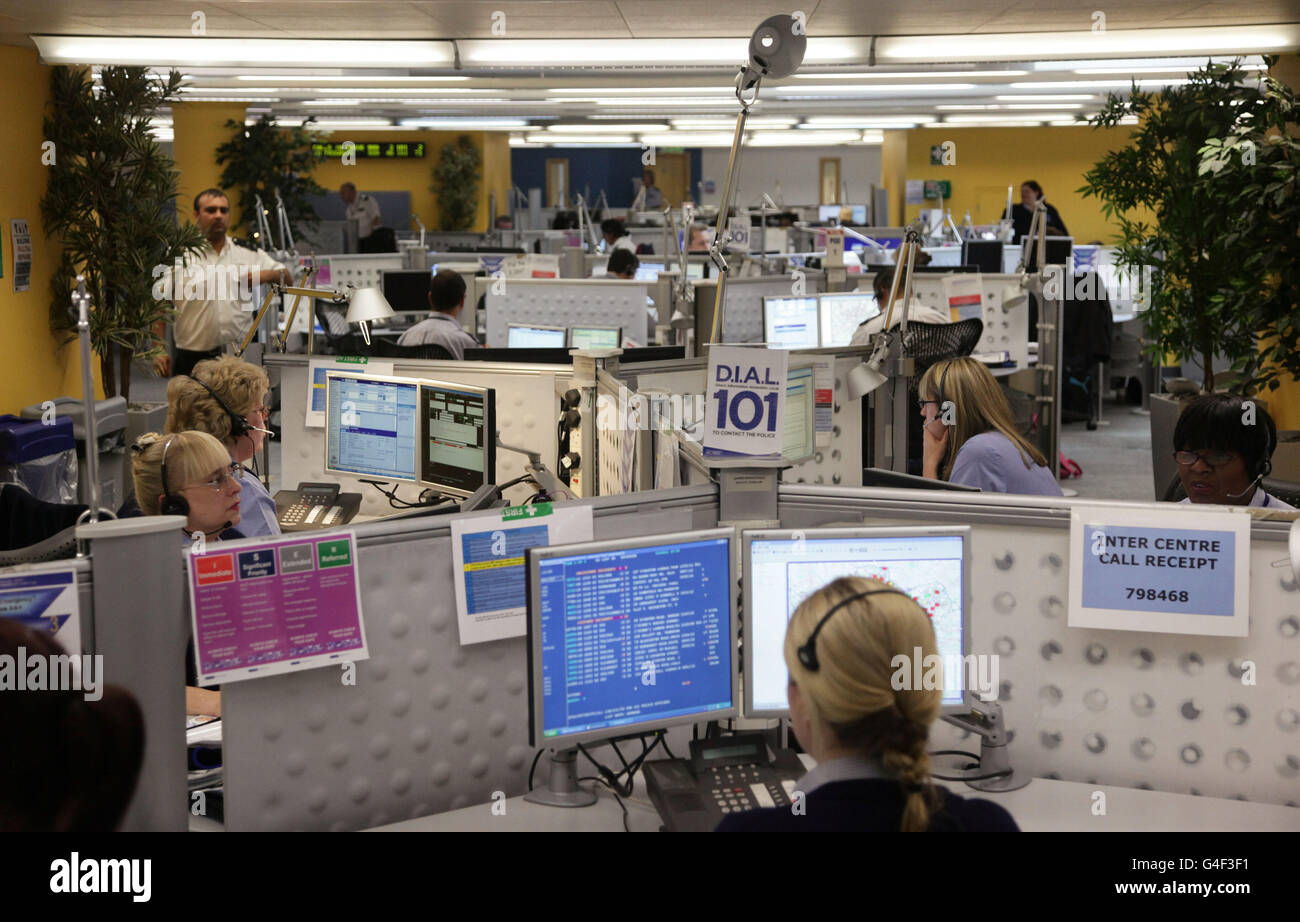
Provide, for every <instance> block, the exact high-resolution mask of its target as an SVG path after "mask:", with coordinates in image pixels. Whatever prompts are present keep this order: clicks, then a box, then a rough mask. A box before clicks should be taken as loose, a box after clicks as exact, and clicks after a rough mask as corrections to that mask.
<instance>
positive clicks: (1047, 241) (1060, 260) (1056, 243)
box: [1022, 237, 1074, 272]
mask: <svg viewBox="0 0 1300 922" xmlns="http://www.w3.org/2000/svg"><path fill="white" fill-rule="evenodd" d="M1022 243H1023V241H1022ZM1043 244H1044V249H1045V250H1046V251H1047V264H1048V265H1049V266H1069V265H1070V256H1071V255H1072V254H1073V253H1074V238H1073V237H1047V238H1044V240H1043ZM1025 265H1026V267H1027V269H1028V271H1030V272H1036V271H1037V270H1038V242H1037V241H1036V240H1030V241H1029V256H1028V258H1027V259H1026V260H1025Z"/></svg>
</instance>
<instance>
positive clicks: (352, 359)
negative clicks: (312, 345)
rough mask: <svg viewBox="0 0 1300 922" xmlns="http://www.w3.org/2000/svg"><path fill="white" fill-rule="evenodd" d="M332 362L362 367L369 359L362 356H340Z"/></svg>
mask: <svg viewBox="0 0 1300 922" xmlns="http://www.w3.org/2000/svg"><path fill="white" fill-rule="evenodd" d="M334 361H336V362H339V363H340V364H346V365H364V364H366V363H367V362H368V361H370V358H369V357H368V356H364V355H340V356H338V357H337V358H336V359H335V360H334Z"/></svg>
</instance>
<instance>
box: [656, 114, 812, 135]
mask: <svg viewBox="0 0 1300 922" xmlns="http://www.w3.org/2000/svg"><path fill="white" fill-rule="evenodd" d="M671 121H672V123H673V127H674V128H680V129H682V130H684V131H696V130H699V129H714V130H719V129H733V130H734V129H735V127H736V120H735V119H734V118H733V119H725V118H675V119H671ZM798 121H799V120H798V119H797V118H794V117H793V116H789V117H787V116H781V115H756V116H751V117H750V118H747V119H745V124H746V125H747V126H748V127H750V128H788V127H789V126H791V125H794V124H797V123H798Z"/></svg>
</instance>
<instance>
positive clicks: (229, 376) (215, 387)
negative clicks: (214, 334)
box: [166, 355, 280, 538]
mask: <svg viewBox="0 0 1300 922" xmlns="http://www.w3.org/2000/svg"><path fill="white" fill-rule="evenodd" d="M270 390H271V382H270V381H269V380H268V379H267V377H266V372H265V371H263V370H262V369H261V368H259V367H258V366H256V365H253V364H251V363H249V362H245V361H244V360H242V359H237V358H235V357H234V356H233V355H225V356H221V357H220V358H216V359H209V360H207V361H204V362H199V363H198V364H197V365H195V366H194V369H193V370H192V371H191V372H190V373H189V374H188V375H177V376H176V377H174V378H172V379H171V381H169V382H168V383H167V424H166V428H167V431H168V432H185V431H187V430H191V429H196V430H198V431H200V432H206V433H208V434H209V435H212V436H214V437H215V438H216V439H217V441H219V442H221V443H222V444H223V445H225V446H226V451H227V452H228V453H229V455H230V460H231V461H233V462H235V463H236V464H238V465H239V470H238V472H237V475H238V477H239V485H240V486H241V487H242V488H243V494H244V495H243V497H242V501H243V509H244V516H243V518H244V521H243V524H242V525H241V526H240V529H239V531H240V533H241V534H242V535H244V537H247V538H256V537H260V536H262V535H278V534H280V521H279V519H278V518H277V514H276V508H275V500H274V499H272V497H271V494H270V493H268V492H267V489H266V487H264V486H262V482H261V481H260V480H258V479H257V476H256V474H254V473H252V472H251V471H249V470H248V469H247V468H245V467H244V464H245V463H247V462H249V461H252V462H253V463H254V464H256V463H257V455H258V452H260V451H261V450H262V442H263V441H264V440H265V438H266V434H267V431H268V430H267V428H266V427H267V425H268V423H267V420H268V418H269V416H270V410H268V409H267V406H266V398H267V395H268V394H269V393H270Z"/></svg>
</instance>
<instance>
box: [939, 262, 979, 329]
mask: <svg viewBox="0 0 1300 922" xmlns="http://www.w3.org/2000/svg"><path fill="white" fill-rule="evenodd" d="M943 291H944V294H945V295H946V296H947V298H948V310H949V311H951V312H952V319H953V320H954V321H957V320H967V319H969V318H972V317H978V318H981V319H982V318H983V317H984V277H983V276H982V275H980V274H979V273H978V272H973V273H969V272H958V273H954V274H952V275H946V276H944V278H943Z"/></svg>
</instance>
